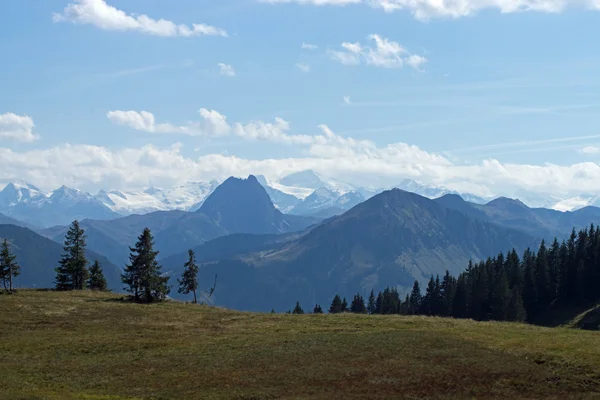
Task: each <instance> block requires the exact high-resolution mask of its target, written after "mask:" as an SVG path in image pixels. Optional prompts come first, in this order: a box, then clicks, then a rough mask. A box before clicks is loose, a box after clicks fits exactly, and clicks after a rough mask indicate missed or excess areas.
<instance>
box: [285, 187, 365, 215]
mask: <svg viewBox="0 0 600 400" xmlns="http://www.w3.org/2000/svg"><path fill="white" fill-rule="evenodd" d="M363 201H365V198H364V196H363V195H362V194H360V193H359V192H356V191H351V192H346V193H343V192H341V191H337V190H332V189H330V188H327V187H324V186H323V187H320V188H318V189H316V190H315V191H314V192H313V193H312V194H311V195H310V196H308V197H307V198H305V199H304V200H303V201H302V202H301V203H300V204H298V205H297V206H296V207H294V208H293V209H292V210H290V213H291V214H297V215H315V214H319V215H321V214H322V215H323V216H331V215H337V214H341V213H343V212H344V211H347V210H349V209H350V208H352V207H354V206H355V205H357V204H359V203H362V202H363ZM324 211H326V212H324Z"/></svg>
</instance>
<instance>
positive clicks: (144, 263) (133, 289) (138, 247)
mask: <svg viewBox="0 0 600 400" xmlns="http://www.w3.org/2000/svg"><path fill="white" fill-rule="evenodd" d="M129 250H130V252H131V253H130V255H129V261H130V264H129V265H127V266H126V267H125V271H124V273H123V274H122V275H121V280H122V281H123V283H124V284H125V285H126V287H125V290H127V291H128V292H129V293H132V294H133V298H134V300H135V301H141V302H153V301H162V300H165V299H166V297H167V295H168V294H169V292H170V288H169V286H168V285H167V284H168V281H169V277H168V276H162V275H161V266H160V265H159V264H158V262H157V261H156V256H157V255H158V251H154V238H153V237H152V233H151V232H150V229H148V228H145V229H144V231H143V232H142V234H141V235H140V236H139V237H138V241H137V243H136V244H135V247H130V248H129Z"/></svg>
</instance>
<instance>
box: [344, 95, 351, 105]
mask: <svg viewBox="0 0 600 400" xmlns="http://www.w3.org/2000/svg"><path fill="white" fill-rule="evenodd" d="M342 100H344V104H352V99H350V96H344V97H342Z"/></svg>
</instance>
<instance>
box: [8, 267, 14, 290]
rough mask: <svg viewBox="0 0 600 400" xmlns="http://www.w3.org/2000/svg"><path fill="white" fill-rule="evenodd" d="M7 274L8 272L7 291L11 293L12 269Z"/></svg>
mask: <svg viewBox="0 0 600 400" xmlns="http://www.w3.org/2000/svg"><path fill="white" fill-rule="evenodd" d="M8 272H9V274H8V283H9V287H10V290H9V291H10V292H11V293H12V291H13V281H12V279H13V271H12V268H11V269H10V270H9V271H8Z"/></svg>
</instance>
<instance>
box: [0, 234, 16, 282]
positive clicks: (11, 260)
mask: <svg viewBox="0 0 600 400" xmlns="http://www.w3.org/2000/svg"><path fill="white" fill-rule="evenodd" d="M16 259H17V256H15V255H13V254H12V252H11V251H10V245H9V244H8V240H6V239H4V240H3V241H2V247H1V249H0V279H2V282H3V283H4V290H6V291H7V292H8V293H12V292H13V277H17V276H19V274H20V273H21V267H19V264H17V262H16V261H15V260H16Z"/></svg>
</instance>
